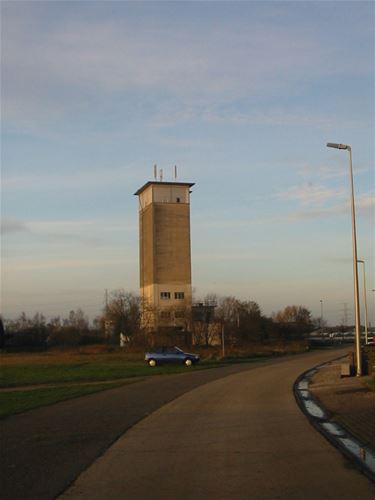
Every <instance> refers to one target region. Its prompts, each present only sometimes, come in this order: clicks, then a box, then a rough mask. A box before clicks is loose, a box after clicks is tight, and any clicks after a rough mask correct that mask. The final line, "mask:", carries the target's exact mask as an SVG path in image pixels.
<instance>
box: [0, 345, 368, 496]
mask: <svg viewBox="0 0 375 500" xmlns="http://www.w3.org/2000/svg"><path fill="white" fill-rule="evenodd" d="M335 354H336V353H335V352H332V351H331V352H325V353H308V354H305V355H301V356H298V357H288V358H281V359H277V360H272V361H270V362H267V363H262V364H249V365H234V366H229V367H225V368H220V369H215V370H207V371H193V372H191V373H186V374H184V375H178V376H168V377H152V378H151V379H148V380H146V381H144V382H140V383H137V384H133V385H130V386H125V387H122V388H118V389H113V390H109V391H106V392H103V393H99V394H93V395H90V396H86V397H83V398H80V399H77V400H72V401H67V402H62V403H59V404H57V405H54V406H51V407H47V408H41V409H38V410H33V411H31V412H28V413H25V414H23V415H18V416H15V417H11V418H9V419H6V420H4V421H3V422H2V436H1V440H2V453H1V464H0V465H1V476H2V485H1V486H2V489H1V497H2V498H12V499H18V498H38V499H44V498H46V499H47V498H49V499H50V498H55V497H56V496H57V495H58V494H59V493H61V492H62V491H64V489H65V488H66V487H67V486H68V485H69V484H70V483H71V482H72V481H73V480H74V479H75V478H76V477H77V476H78V475H79V473H80V472H82V471H84V470H85V469H86V468H87V467H88V466H89V465H90V464H92V463H93V462H94V461H95V459H97V457H98V456H100V455H102V454H103V455H102V457H100V458H99V459H98V460H97V461H96V462H94V464H93V465H92V467H89V468H88V469H87V471H86V472H84V473H83V474H82V475H81V476H80V478H79V479H78V481H77V483H76V484H75V485H74V486H73V488H72V489H70V490H68V492H67V493H66V495H68V497H69V498H101V499H102V498H116V499H117V498H120V499H121V498H126V499H132V498H137V499H143V498H145V499H147V498H203V496H204V497H207V496H211V494H212V495H215V496H217V497H218V498H288V499H289V498H318V497H317V496H316V495H315V494H314V495H311V496H308V494H305V493H306V492H310V491H313V492H315V486H314V488H313V489H312V490H311V487H312V484H313V485H315V483H316V484H324V483H325V482H327V484H331V483H332V474H331V473H332V472H333V473H335V474H336V469H338V470H340V474H341V476H340V477H343V478H344V483H343V484H344V486H343V487H342V488H341V490H340V488H339V489H337V490H335V489H334V490H333V492H334V495H331V496H329V495H328V494H324V495H323V496H320V498H338V497H340V496H341V497H342V498H349V495H351V498H353V493H354V492H355V494H354V497H358V495H357V493H358V494H359V493H360V495H361V497H362V498H370V496H369V495H370V494H371V492H372V496H371V498H373V490H372V489H370V488H372V486H371V483H370V482H369V481H368V480H367V479H366V478H364V477H362V476H361V475H360V474H359V473H357V472H356V471H354V470H351V469H350V468H349V469H348V464H347V463H346V462H345V461H344V460H343V459H342V458H341V456H340V455H339V454H338V452H337V451H336V450H334V449H333V448H331V447H330V445H328V443H326V441H325V440H324V439H323V438H322V437H321V436H320V435H319V434H317V433H316V431H314V430H313V429H312V428H311V427H310V425H309V424H308V423H307V421H306V419H305V417H304V416H303V415H302V414H301V413H300V410H299V409H298V407H297V405H296V403H295V402H294V399H293V396H292V384H293V382H294V380H295V378H296V377H297V376H298V375H299V374H300V373H301V372H302V371H304V370H305V369H307V368H309V367H311V366H313V365H315V364H317V363H320V362H323V361H326V360H328V359H332V358H333V357H335ZM228 375H233V376H229V377H227V376H228ZM223 377H225V378H223ZM203 384H205V385H203ZM249 384H250V385H249ZM192 389H195V390H194V391H192ZM189 391H190V392H189ZM257 394H258V395H257ZM181 395H183V396H182V397H179V396H181ZM175 398H178V399H175ZM172 400H175V401H173V402H172V403H170V404H168V405H166V406H164V407H163V405H165V404H166V403H167V402H168V401H172ZM158 408H159V410H157V409H158ZM156 410H157V411H156ZM276 410H277V411H276ZM152 412H154V413H153V414H152V415H150V416H149V417H148V418H146V419H144V420H142V421H141V422H139V421H140V420H141V419H143V418H144V417H145V416H147V415H148V414H150V413H152ZM267 415H268V419H267V418H266V416H267ZM137 422H139V423H138V424H137V425H134V424H136V423H137ZM132 426H134V427H133V428H132V429H130V430H129V431H128V432H127V433H126V434H125V435H124V436H123V437H121V438H120V439H119V440H118V441H117V442H116V443H115V445H114V446H112V447H110V448H109V449H108V447H109V446H110V445H111V444H112V443H113V442H114V441H115V440H116V439H117V438H118V437H119V436H121V435H122V434H123V433H124V432H125V431H126V430H127V429H129V428H130V427H132ZM306 434H307V435H309V436H310V437H309V439H308V442H307V445H306V446H305V445H304V442H303V441H304V440H305V435H306ZM284 435H285V436H286V435H289V440H287V441H284V440H281V441H280V437H283V436H284ZM186 443H188V445H186ZM189 443H190V444H189ZM298 443H299V445H298V446H297V444H298ZM119 447H120V448H119ZM107 449H108V451H107V452H105V451H106V450H107ZM321 449H323V451H321ZM104 452H105V453H104ZM325 455H327V456H328V457H330V458H329V460H328V461H329V463H330V466H331V465H332V463H333V464H334V465H335V467H334V469H333V470H331V471H328V472H327V464H326V463H325V462H321V459H322V458H324V456H325ZM265 456H268V457H269V458H270V459H271V461H268V462H267V461H265V460H264V457H265ZM304 456H308V457H310V460H309V464H308V467H307V468H305V467H302V469H303V474H302V477H304V479H301V478H300V479H298V481H296V477H297V476H296V474H295V473H294V472H295V468H296V467H297V465H298V464H299V463H302V457H304ZM314 457H315V459H314ZM311 458H312V460H311ZM291 460H292V461H291ZM241 464H245V467H243V466H242V465H241ZM155 467H156V469H155ZM297 470H299V473H300V472H301V466H299V467H297ZM276 471H277V473H276ZM330 472H331V473H330ZM295 476H296V477H295ZM327 476H329V477H327ZM311 480H313V483H311ZM301 481H302V482H301ZM262 483H264V484H267V485H273V489H272V488H271V489H268V490H267V491H265V490H262V489H258V487H260V485H261V484H262ZM346 483H350V485H351V487H350V488H349V489H348V488H347V487H346V486H345V484H346ZM290 484H296V485H297V486H298V488H297V489H298V491H299V496H293V495H292V493H290V492H289V493H290V494H289V493H288V488H290ZM251 485H252V486H251ZM255 485H257V486H256V490H254V488H255ZM251 487H252V488H253V489H251ZM176 488H177V489H176ZM324 491H325V490H324ZM327 491H328V490H327ZM327 491H325V492H326V493H327ZM251 492H253V493H251ZM234 493H235V494H234ZM241 495H242V496H241ZM267 495H268V496H267ZM345 495H346V496H345Z"/></svg>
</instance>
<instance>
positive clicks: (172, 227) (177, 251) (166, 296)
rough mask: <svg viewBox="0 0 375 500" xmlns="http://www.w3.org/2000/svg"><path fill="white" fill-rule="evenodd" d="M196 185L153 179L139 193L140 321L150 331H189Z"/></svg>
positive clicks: (137, 193)
mask: <svg viewBox="0 0 375 500" xmlns="http://www.w3.org/2000/svg"><path fill="white" fill-rule="evenodd" d="M192 186H194V183H186V182H162V181H160V182H158V181H150V182H147V183H146V184H144V186H142V187H141V188H140V189H138V191H137V192H136V193H135V195H137V196H138V197H139V240H140V242H139V250H140V252H139V257H140V259H139V260H140V292H141V299H142V303H143V315H142V320H143V324H144V326H146V327H147V326H149V327H150V328H152V329H156V328H158V327H177V328H180V329H189V328H190V321H191V301H192V298H191V255H190V188H191V187H192Z"/></svg>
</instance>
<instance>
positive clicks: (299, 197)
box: [278, 183, 346, 206]
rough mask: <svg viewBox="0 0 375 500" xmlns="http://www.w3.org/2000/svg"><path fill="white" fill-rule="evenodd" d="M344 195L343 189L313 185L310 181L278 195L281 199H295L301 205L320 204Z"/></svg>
mask: <svg viewBox="0 0 375 500" xmlns="http://www.w3.org/2000/svg"><path fill="white" fill-rule="evenodd" d="M345 195H346V191H345V190H343V189H332V188H328V187H326V186H315V185H313V184H312V183H308V184H305V185H303V186H294V187H292V188H290V189H288V190H287V191H284V192H283V193H280V194H279V195H278V197H279V198H280V199H282V200H288V201H297V202H300V203H301V204H302V205H314V206H317V205H319V206H321V205H324V204H326V203H327V202H332V201H334V200H337V199H341V198H343V197H344V196H345Z"/></svg>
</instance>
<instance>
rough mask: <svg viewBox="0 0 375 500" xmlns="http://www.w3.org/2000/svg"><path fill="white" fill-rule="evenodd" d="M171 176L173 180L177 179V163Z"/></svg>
mask: <svg viewBox="0 0 375 500" xmlns="http://www.w3.org/2000/svg"><path fill="white" fill-rule="evenodd" d="M173 176H174V180H176V179H177V165H175V166H174V169H173Z"/></svg>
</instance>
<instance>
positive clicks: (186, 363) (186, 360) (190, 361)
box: [184, 358, 193, 366]
mask: <svg viewBox="0 0 375 500" xmlns="http://www.w3.org/2000/svg"><path fill="white" fill-rule="evenodd" d="M184 364H185V366H191V365H192V364H193V362H192V360H191V359H189V358H186V359H185V361H184Z"/></svg>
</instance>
